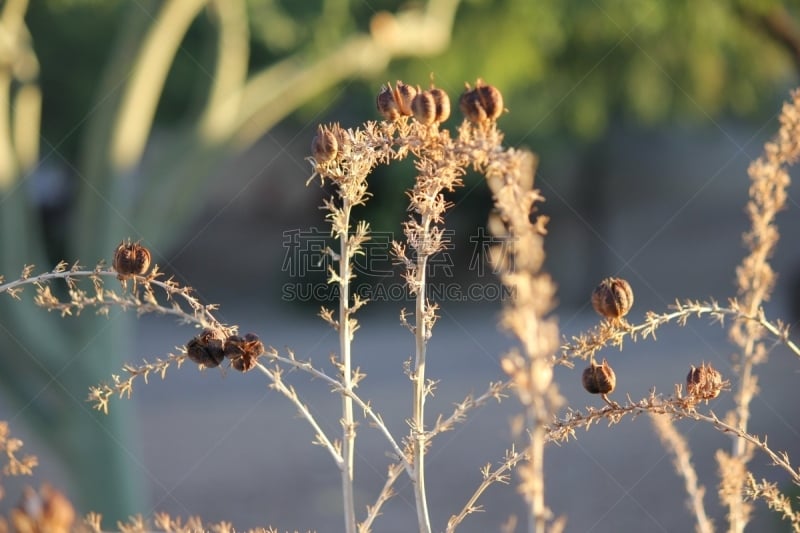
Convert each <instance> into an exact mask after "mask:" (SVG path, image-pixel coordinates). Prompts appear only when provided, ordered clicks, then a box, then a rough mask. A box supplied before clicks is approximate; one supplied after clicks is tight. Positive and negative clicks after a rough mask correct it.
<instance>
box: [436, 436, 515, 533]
mask: <svg viewBox="0 0 800 533" xmlns="http://www.w3.org/2000/svg"><path fill="white" fill-rule="evenodd" d="M529 459H530V458H529V457H528V456H527V455H526V452H518V451H516V450H515V449H514V448H512V449H511V450H509V451H507V452H506V456H505V458H504V459H503V462H502V463H501V464H500V466H498V467H497V468H495V469H494V470H492V465H491V464H487V465H486V466H484V467H483V468H482V469H481V475H482V476H483V480H482V481H481V483H480V485H478V488H477V489H475V492H473V493H472V496H470V498H469V500H467V503H466V504H464V507H462V508H461V510H460V511H459V512H458V514H455V515H453V516H451V517H450V520H448V521H447V529H446V532H447V533H453V532H454V531H455V530H456V528H457V527H458V526H459V525H460V524H461V522H463V521H464V519H465V518H466V517H467V516H468V515H470V514H472V513H476V512H480V511H482V510H483V507H482V506H480V505H477V503H478V499H479V498H480V497H481V496H482V495H483V493H484V492H486V489H488V488H489V487H491V486H492V485H494V484H495V483H502V484H505V485H507V484H508V483H509V482H510V481H511V477H510V475H509V472H510V471H511V470H512V469H513V468H514V467H515V466H516V465H517V463H519V462H520V461H522V460H529Z"/></svg>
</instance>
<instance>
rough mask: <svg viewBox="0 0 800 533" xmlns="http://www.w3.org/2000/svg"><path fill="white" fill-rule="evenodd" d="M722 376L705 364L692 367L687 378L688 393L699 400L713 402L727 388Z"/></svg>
mask: <svg viewBox="0 0 800 533" xmlns="http://www.w3.org/2000/svg"><path fill="white" fill-rule="evenodd" d="M725 384H726V383H725V382H724V381H723V379H722V374H720V373H719V371H717V370H716V369H714V368H713V367H712V366H711V365H707V364H705V363H703V364H701V365H700V368H696V367H695V366H694V365H692V367H691V369H690V370H689V374H687V376H686V391H687V392H688V393H689V395H690V396H693V397H694V398H696V399H698V400H711V399H714V398H716V397H717V396H719V393H720V392H721V391H722V389H723V387H724V386H725Z"/></svg>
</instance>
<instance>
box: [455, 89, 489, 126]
mask: <svg viewBox="0 0 800 533" xmlns="http://www.w3.org/2000/svg"><path fill="white" fill-rule="evenodd" d="M458 107H459V109H461V114H462V115H464V118H466V119H467V120H469V121H470V122H473V123H475V124H480V123H482V122H485V121H486V110H485V109H483V106H481V101H480V98H479V97H478V93H477V92H475V91H473V90H471V89H470V88H469V85H468V86H467V90H466V91H464V92H463V93H461V96H460V97H459V99H458Z"/></svg>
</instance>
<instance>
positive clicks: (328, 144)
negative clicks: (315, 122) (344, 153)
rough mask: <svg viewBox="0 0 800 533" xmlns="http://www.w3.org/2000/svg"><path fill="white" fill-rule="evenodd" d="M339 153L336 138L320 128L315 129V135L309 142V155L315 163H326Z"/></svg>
mask: <svg viewBox="0 0 800 533" xmlns="http://www.w3.org/2000/svg"><path fill="white" fill-rule="evenodd" d="M338 151H339V143H338V142H337V141H336V136H335V135H334V134H333V132H331V131H330V130H328V129H325V128H323V127H322V126H318V127H317V134H316V135H315V136H314V139H313V140H312V141H311V155H313V156H314V159H315V160H316V161H317V163H327V162H328V161H331V160H332V159H334V158H335V157H336V154H337V153H338Z"/></svg>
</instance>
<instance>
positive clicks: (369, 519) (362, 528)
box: [358, 463, 403, 533]
mask: <svg viewBox="0 0 800 533" xmlns="http://www.w3.org/2000/svg"><path fill="white" fill-rule="evenodd" d="M402 473H403V465H402V464H401V463H395V464H392V465H389V473H388V474H387V475H386V482H385V483H384V484H383V488H382V489H381V491H380V493H378V498H377V499H376V500H375V504H374V505H368V506H367V516H366V518H364V521H363V522H361V523H360V524H358V533H370V532H371V531H372V523H373V522H374V521H375V519H376V518H378V516H380V514H381V508H382V507H383V504H384V503H386V502H387V501H389V499H390V498H391V497H392V496H394V494H395V493H394V489H393V488H392V487H393V486H394V483H395V481H397V478H399V477H400V474H402Z"/></svg>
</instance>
